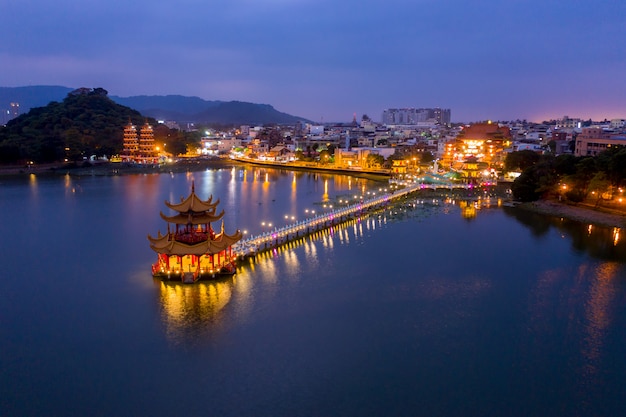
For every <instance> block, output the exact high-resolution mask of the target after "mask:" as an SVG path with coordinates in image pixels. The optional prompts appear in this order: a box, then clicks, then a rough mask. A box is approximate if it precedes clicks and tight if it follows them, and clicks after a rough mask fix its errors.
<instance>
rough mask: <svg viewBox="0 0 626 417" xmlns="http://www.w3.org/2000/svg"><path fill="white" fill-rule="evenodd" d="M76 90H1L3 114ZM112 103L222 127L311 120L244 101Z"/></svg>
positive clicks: (136, 99)
mask: <svg viewBox="0 0 626 417" xmlns="http://www.w3.org/2000/svg"><path fill="white" fill-rule="evenodd" d="M74 90H76V89H75V88H69V87H64V86H46V85H36V86H22V87H0V111H1V110H5V112H6V110H7V109H8V108H9V105H10V103H11V102H18V103H19V104H20V113H21V114H23V113H27V112H28V111H29V110H30V109H32V108H35V107H43V106H46V105H48V104H49V103H51V102H53V101H62V100H63V99H64V98H65V96H66V95H67V94H68V93H70V92H72V91H74ZM109 97H110V98H111V100H113V101H115V102H116V103H118V104H121V105H123V106H126V107H130V108H132V109H135V110H138V111H139V112H141V113H142V114H144V115H146V116H150V117H154V118H155V119H160V120H173V121H176V122H192V123H199V124H202V123H220V124H232V125H238V124H293V123H296V122H297V121H303V122H309V120H307V119H305V118H303V117H298V116H293V115H290V114H288V113H284V112H280V111H278V110H276V109H275V108H274V107H273V106H271V105H270V104H258V103H250V102H244V101H236V100H233V101H219V100H205V99H202V98H200V97H197V96H183V95H177V94H172V95H165V96H162V95H138V96H130V97H120V96H109Z"/></svg>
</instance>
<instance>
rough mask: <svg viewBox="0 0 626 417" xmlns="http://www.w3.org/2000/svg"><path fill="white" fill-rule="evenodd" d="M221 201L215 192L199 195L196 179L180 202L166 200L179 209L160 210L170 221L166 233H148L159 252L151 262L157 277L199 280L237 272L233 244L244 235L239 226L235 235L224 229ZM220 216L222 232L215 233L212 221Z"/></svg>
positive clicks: (154, 248) (217, 219)
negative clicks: (205, 197) (154, 235)
mask: <svg viewBox="0 0 626 417" xmlns="http://www.w3.org/2000/svg"><path fill="white" fill-rule="evenodd" d="M218 204H219V200H217V201H215V202H213V196H211V197H209V199H208V200H202V199H200V198H199V197H198V196H197V195H196V193H195V187H194V185H193V183H192V185H191V194H189V196H188V197H187V198H185V199H183V198H182V197H181V201H180V203H178V204H172V203H170V202H168V201H166V202H165V205H166V206H167V207H169V208H170V209H172V210H174V211H175V212H177V213H176V214H174V215H171V216H167V215H165V214H163V213H162V212H161V218H162V219H163V220H165V221H166V222H167V234H165V235H162V234H161V232H160V231H159V233H158V235H157V237H156V238H153V237H152V236H148V240H149V241H150V248H151V249H152V250H153V251H155V252H156V253H157V254H158V260H157V261H156V262H155V263H154V264H153V265H152V275H153V276H154V277H159V278H164V279H171V280H180V281H182V282H196V281H198V280H200V279H210V278H215V277H216V276H220V275H233V274H234V273H235V261H236V257H235V256H233V253H232V245H233V244H235V243H236V242H238V241H239V240H240V239H241V238H242V236H243V235H242V233H241V232H240V231H239V230H237V231H236V232H235V233H234V234H232V235H228V234H226V233H225V232H224V220H222V217H223V216H224V210H222V211H221V212H220V213H219V214H216V211H217V205H218ZM220 220H222V224H221V228H220V232H219V233H216V232H215V231H214V230H213V227H212V224H215V223H216V222H218V221H220ZM172 229H174V230H172Z"/></svg>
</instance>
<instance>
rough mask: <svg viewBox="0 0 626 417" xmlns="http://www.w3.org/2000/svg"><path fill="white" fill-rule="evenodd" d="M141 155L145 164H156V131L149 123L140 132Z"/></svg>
mask: <svg viewBox="0 0 626 417" xmlns="http://www.w3.org/2000/svg"><path fill="white" fill-rule="evenodd" d="M139 154H140V156H141V159H142V161H143V162H147V163H154V162H156V159H157V153H156V150H155V147H154V130H152V126H151V125H150V124H149V123H148V122H146V123H145V124H144V125H143V126H142V127H141V130H140V131H139Z"/></svg>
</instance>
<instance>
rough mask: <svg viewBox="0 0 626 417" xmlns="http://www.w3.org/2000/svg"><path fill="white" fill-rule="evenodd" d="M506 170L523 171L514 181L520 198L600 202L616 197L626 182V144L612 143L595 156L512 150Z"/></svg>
mask: <svg viewBox="0 0 626 417" xmlns="http://www.w3.org/2000/svg"><path fill="white" fill-rule="evenodd" d="M504 168H505V170H507V171H516V170H519V171H521V174H520V176H519V177H517V178H516V179H515V181H514V182H513V184H512V185H511V192H512V193H513V197H514V198H515V199H516V200H518V201H536V200H539V199H542V198H550V197H557V196H560V197H562V198H563V197H564V198H565V199H566V200H568V201H571V202H573V203H579V202H581V201H584V200H586V199H590V198H591V199H592V200H595V203H596V205H599V204H601V203H602V202H603V201H604V200H607V199H609V200H610V199H612V198H613V196H614V195H615V194H616V191H618V190H619V189H623V188H624V187H625V186H626V147H611V148H607V150H605V151H603V152H602V153H600V154H598V155H595V156H578V157H577V156H574V155H571V154H564V155H558V156H555V155H553V154H544V155H540V154H538V153H536V152H534V151H529V150H524V151H518V152H512V153H510V154H509V155H507V157H506V160H505V166H504Z"/></svg>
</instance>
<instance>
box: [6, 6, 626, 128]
mask: <svg viewBox="0 0 626 417" xmlns="http://www.w3.org/2000/svg"><path fill="white" fill-rule="evenodd" d="M625 22H626V1H624V0H603V1H598V0H568V1H565V0H560V1H555V0H486V1H481V0H475V1H467V0H369V1H359V2H357V1H353V0H175V1H174V0H172V1H169V0H159V1H151V2H148V1H144V0H133V1H126V0H124V1H120V0H55V1H50V0H0V30H1V32H2V42H0V86H3V87H16V86H26V85H63V86H67V87H103V88H105V89H106V90H108V91H109V93H110V94H111V95H118V96H122V97H126V96H131V95H141V94H146V95H153V94H156V95H165V94H181V95H187V96H198V97H201V98H204V99H207V100H225V101H230V100H241V101H250V102H254V103H267V104H271V105H273V106H274V107H275V108H276V109H277V110H279V111H283V112H286V113H290V114H293V115H297V116H301V117H306V118H309V119H311V120H314V121H324V122H326V121H329V122H330V121H349V120H351V119H352V115H353V114H354V113H356V114H357V117H359V118H360V117H361V115H362V114H364V113H365V114H368V115H369V116H370V117H372V118H373V119H374V120H376V121H380V119H381V114H382V111H383V110H384V109H385V108H393V107H444V108H450V109H451V110H452V120H453V121H465V122H470V121H476V120H486V119H492V120H510V119H517V118H520V119H528V120H532V121H541V120H544V119H548V118H560V117H562V116H564V115H568V116H570V117H580V118H583V119H588V118H592V119H594V120H602V119H604V118H609V119H611V118H626V23H625Z"/></svg>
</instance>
